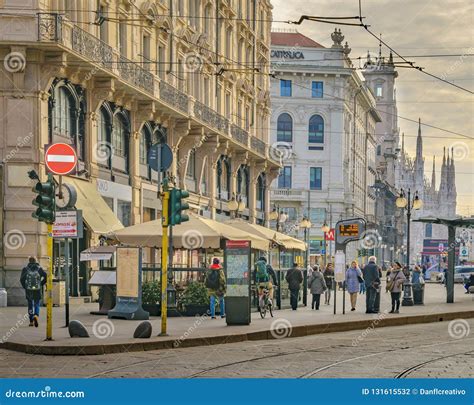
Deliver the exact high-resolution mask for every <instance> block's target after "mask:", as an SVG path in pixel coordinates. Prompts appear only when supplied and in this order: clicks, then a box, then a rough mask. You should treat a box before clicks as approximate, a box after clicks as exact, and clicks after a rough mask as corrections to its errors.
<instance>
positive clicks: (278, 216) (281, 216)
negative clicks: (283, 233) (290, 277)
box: [268, 204, 288, 269]
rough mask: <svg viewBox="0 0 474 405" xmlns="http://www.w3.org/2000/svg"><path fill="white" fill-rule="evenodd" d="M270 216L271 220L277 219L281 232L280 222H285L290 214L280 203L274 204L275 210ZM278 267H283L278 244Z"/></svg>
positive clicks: (277, 228)
mask: <svg viewBox="0 0 474 405" xmlns="http://www.w3.org/2000/svg"><path fill="white" fill-rule="evenodd" d="M268 218H269V219H270V220H271V221H276V230H277V232H280V224H283V223H284V222H285V221H286V220H287V219H288V215H286V214H285V213H284V212H283V211H282V210H281V209H280V206H279V205H276V204H274V205H273V211H272V212H270V214H269V215H268ZM278 268H280V269H281V248H280V245H278Z"/></svg>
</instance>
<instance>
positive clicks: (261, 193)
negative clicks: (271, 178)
mask: <svg viewBox="0 0 474 405" xmlns="http://www.w3.org/2000/svg"><path fill="white" fill-rule="evenodd" d="M256 191H257V193H256V194H257V196H256V197H257V198H256V200H257V209H258V210H261V211H263V210H265V194H266V190H265V173H261V174H260V176H258V178H257V190H256Z"/></svg>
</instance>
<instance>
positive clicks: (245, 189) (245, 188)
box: [237, 166, 250, 207]
mask: <svg viewBox="0 0 474 405" xmlns="http://www.w3.org/2000/svg"><path fill="white" fill-rule="evenodd" d="M249 185H250V184H249V175H248V167H247V166H240V167H239V170H238V171H237V194H239V195H240V196H241V197H242V201H243V202H244V203H245V206H246V207H247V206H248V195H249Z"/></svg>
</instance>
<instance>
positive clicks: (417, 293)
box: [413, 283, 425, 305]
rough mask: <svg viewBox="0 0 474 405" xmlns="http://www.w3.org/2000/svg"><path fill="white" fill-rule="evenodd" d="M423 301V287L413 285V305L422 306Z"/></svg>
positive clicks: (422, 285) (421, 285)
mask: <svg viewBox="0 0 474 405" xmlns="http://www.w3.org/2000/svg"><path fill="white" fill-rule="evenodd" d="M424 301H425V285H424V284H419V283H417V284H413V303H414V304H415V305H423V304H424Z"/></svg>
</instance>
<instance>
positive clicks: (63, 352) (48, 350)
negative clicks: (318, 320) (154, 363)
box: [0, 311, 474, 356]
mask: <svg viewBox="0 0 474 405" xmlns="http://www.w3.org/2000/svg"><path fill="white" fill-rule="evenodd" d="M385 316H388V314H387V315H385ZM459 318H463V319H467V318H474V311H458V312H444V313H440V314H428V315H412V316H403V317H397V318H392V317H383V318H382V317H380V316H379V317H378V318H372V319H364V320H357V321H349V322H337V323H328V324H310V325H299V326H294V327H293V328H291V329H290V330H289V333H288V335H287V334H286V332H288V329H287V330H286V331H285V330H284V333H283V335H284V336H285V337H288V338H291V337H303V336H310V335H319V334H323V333H334V332H347V331H352V330H364V329H367V328H382V327H387V326H404V325H414V324H422V323H433V322H443V321H451V320H453V319H459ZM272 332H273V331H272V330H265V331H255V332H248V333H237V334H229V335H222V336H209V337H196V338H185V339H183V340H180V337H178V338H177V339H172V338H166V339H162V340H149V339H136V341H133V342H120V343H110V344H96V345H76V346H70V345H62V346H49V345H48V346H46V345H40V344H29V343H17V342H5V343H3V344H2V345H0V348H2V349H7V350H12V351H16V352H23V353H27V354H41V355H46V356H48V355H55V356H71V355H100V354H113V353H124V352H141V351H149V350H165V349H174V348H182V347H183V348H186V347H197V346H209V345H218V344H225V343H237V342H244V341H255V340H270V339H278V337H277V336H274V332H273V333H272Z"/></svg>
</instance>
